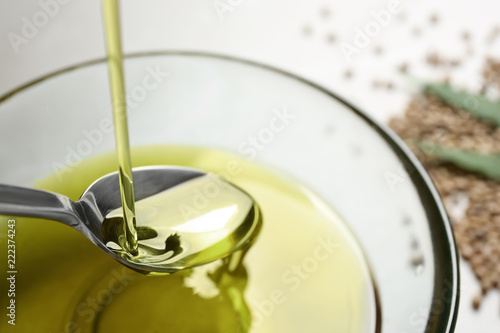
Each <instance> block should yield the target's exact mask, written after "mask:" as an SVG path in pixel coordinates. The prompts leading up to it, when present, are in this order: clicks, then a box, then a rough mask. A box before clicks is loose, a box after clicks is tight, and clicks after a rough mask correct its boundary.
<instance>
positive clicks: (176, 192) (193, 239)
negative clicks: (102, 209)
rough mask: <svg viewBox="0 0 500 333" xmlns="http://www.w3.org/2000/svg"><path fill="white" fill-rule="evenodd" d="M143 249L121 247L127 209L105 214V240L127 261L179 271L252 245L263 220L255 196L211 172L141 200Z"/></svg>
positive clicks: (139, 229) (138, 213)
mask: <svg viewBox="0 0 500 333" xmlns="http://www.w3.org/2000/svg"><path fill="white" fill-rule="evenodd" d="M135 206H136V216H137V225H136V230H137V237H138V253H137V254H135V255H131V254H130V253H129V252H128V251H127V250H126V249H124V248H122V246H121V245H120V244H123V242H122V241H120V239H121V237H123V230H122V228H121V225H122V221H123V210H122V209H121V208H119V209H115V210H113V211H111V212H109V213H108V214H107V215H106V219H105V220H104V222H103V226H102V230H101V238H102V240H103V241H104V244H106V246H107V247H108V248H110V249H113V251H114V252H115V253H117V254H119V255H120V256H122V257H123V258H124V259H127V260H129V261H133V262H137V263H141V264H146V265H148V266H149V267H155V266H158V267H160V268H163V267H168V268H170V269H171V271H172V272H175V271H177V270H180V269H184V268H186V267H192V266H197V265H201V264H205V263H207V262H211V261H214V260H217V259H221V258H224V257H227V256H229V255H230V254H231V253H232V252H233V251H234V250H235V249H241V248H243V247H246V246H249V245H250V244H251V243H252V241H253V239H254V238H256V237H257V236H258V232H259V230H260V227H261V224H262V216H261V213H260V210H259V207H258V206H257V204H256V203H254V201H253V200H252V198H251V197H250V196H249V195H248V194H247V193H245V192H243V191H242V190H240V189H239V188H237V187H235V186H234V185H232V184H230V183H228V182H226V181H224V180H223V179H221V178H219V177H217V176H215V175H212V174H207V175H204V176H200V177H197V178H194V179H192V180H189V181H187V182H184V183H182V184H180V185H177V186H174V187H173V188H171V189H168V190H166V191H163V192H160V193H158V194H156V195H153V196H151V197H148V198H146V199H143V200H140V201H138V202H137V203H136V205H135Z"/></svg>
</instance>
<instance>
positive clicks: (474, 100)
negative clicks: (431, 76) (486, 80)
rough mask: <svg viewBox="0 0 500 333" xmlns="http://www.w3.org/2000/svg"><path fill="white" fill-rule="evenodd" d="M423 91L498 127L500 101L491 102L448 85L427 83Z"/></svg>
mask: <svg viewBox="0 0 500 333" xmlns="http://www.w3.org/2000/svg"><path fill="white" fill-rule="evenodd" d="M424 90H425V91H426V92H428V93H429V94H431V95H434V96H436V97H438V98H439V99H441V100H442V101H443V102H445V103H446V104H449V105H451V106H454V107H455V108H458V109H462V110H465V111H468V112H470V113H471V114H473V115H474V116H476V117H477V118H481V119H484V120H486V121H489V122H492V123H494V124H495V125H497V126H500V100H497V101H492V100H490V99H488V98H486V97H485V96H483V95H473V94H469V93H468V92H466V91H464V90H456V89H453V88H452V87H450V85H448V84H440V83H429V84H425V85H424Z"/></svg>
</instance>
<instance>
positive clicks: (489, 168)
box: [417, 142, 500, 180]
mask: <svg viewBox="0 0 500 333" xmlns="http://www.w3.org/2000/svg"><path fill="white" fill-rule="evenodd" d="M417 146H418V147H419V148H420V149H422V150H423V151H424V152H425V153H426V154H430V155H435V156H436V157H438V158H439V159H441V160H443V161H447V162H450V163H453V164H455V165H456V166H458V167H460V168H462V169H465V170H468V171H473V172H478V173H480V174H483V175H484V176H486V177H488V178H492V179H497V180H500V154H494V155H484V154H479V153H476V152H472V151H467V150H461V149H456V148H446V147H443V146H440V145H435V144H432V143H429V142H418V143H417Z"/></svg>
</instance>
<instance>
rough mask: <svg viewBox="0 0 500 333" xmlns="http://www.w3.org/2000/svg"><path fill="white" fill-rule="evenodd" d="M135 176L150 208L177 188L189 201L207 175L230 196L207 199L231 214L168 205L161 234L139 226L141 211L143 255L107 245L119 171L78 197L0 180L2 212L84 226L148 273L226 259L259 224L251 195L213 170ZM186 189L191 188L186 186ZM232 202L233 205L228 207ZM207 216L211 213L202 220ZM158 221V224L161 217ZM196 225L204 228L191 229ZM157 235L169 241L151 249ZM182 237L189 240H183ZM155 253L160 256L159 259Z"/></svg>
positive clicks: (162, 169)
mask: <svg viewBox="0 0 500 333" xmlns="http://www.w3.org/2000/svg"><path fill="white" fill-rule="evenodd" d="M133 177H134V185H135V186H134V187H135V197H136V202H137V203H138V206H140V204H141V202H145V203H146V208H147V203H148V200H152V199H155V198H156V199H155V200H156V202H158V198H160V199H161V198H162V197H159V196H161V195H167V196H168V195H170V197H173V198H175V197H176V196H175V195H174V196H172V195H171V193H170V192H172V193H174V192H175V193H177V192H179V191H183V192H182V193H183V198H184V199H186V197H187V202H189V200H190V198H189V196H200V195H203V193H202V192H201V190H202V189H201V188H200V189H196V190H192V189H193V186H195V185H196V184H200V180H204V182H202V183H201V184H205V183H206V184H209V183H210V182H213V184H218V186H220V188H219V193H218V195H219V196H221V197H218V198H216V199H217V200H218V199H219V198H224V197H225V198H226V200H225V201H224V200H222V201H220V200H218V201H215V199H214V198H213V197H212V198H205V199H206V200H214V202H217V203H219V202H223V204H221V205H222V206H223V207H218V208H220V209H219V211H221V212H222V211H225V212H226V213H229V215H228V214H224V218H223V220H220V219H219V220H218V221H214V217H215V215H214V214H211V213H213V211H214V207H213V205H208V204H207V205H206V207H196V208H197V211H198V213H199V216H197V217H196V218H193V219H191V220H189V219H187V220H186V219H184V220H183V219H182V218H181V217H180V216H181V215H179V214H176V213H175V212H176V209H178V208H179V207H170V206H169V207H168V209H169V210H168V211H170V212H173V215H172V214H170V215H171V216H175V217H176V220H175V221H168V220H165V221H164V223H163V221H162V227H161V228H159V229H158V228H157V230H160V229H161V230H160V232H159V233H158V232H157V230H151V229H150V228H149V227H148V220H147V219H143V221H144V222H143V224H142V225H141V216H140V215H139V216H138V219H137V223H138V234H139V243H140V249H141V230H143V231H144V232H143V234H144V236H143V237H142V238H143V239H144V244H143V248H144V249H146V250H144V251H142V252H141V255H139V256H138V257H133V256H131V255H130V254H128V253H124V251H120V250H119V249H111V248H109V247H108V246H107V245H110V244H109V239H110V238H112V234H113V231H112V230H113V229H112V228H110V227H109V225H110V224H111V225H112V224H113V223H112V221H113V217H112V218H109V216H108V215H109V214H110V213H111V212H113V211H116V210H118V209H119V208H120V207H121V205H122V203H121V198H120V188H119V182H118V173H117V172H115V173H111V174H108V175H106V176H104V177H102V178H100V179H98V180H96V181H95V182H94V183H93V184H92V185H90V187H89V188H88V189H87V190H86V191H85V192H84V193H83V195H82V196H81V197H80V199H79V200H78V201H76V202H74V201H72V200H70V199H69V198H67V197H66V196H64V195H61V194H57V193H52V192H47V191H41V190H35V189H29V188H23V187H16V186H10V185H0V214H2V215H15V216H28V217H38V218H44V219H49V220H55V221H59V222H62V223H64V224H66V225H68V226H70V227H72V228H74V229H76V230H78V231H80V232H81V233H82V234H83V235H84V236H85V237H87V238H88V239H89V240H90V241H92V243H94V244H95V245H97V246H98V247H99V248H100V249H102V250H103V251H104V252H106V253H107V254H109V255H110V256H112V257H113V258H114V259H116V260H117V261H119V262H120V263H122V264H124V265H125V266H128V267H129V268H132V269H134V270H136V271H140V272H143V273H146V274H151V273H173V272H176V271H178V270H181V269H187V268H191V267H194V266H199V265H203V264H206V263H208V262H211V261H214V260H218V259H222V258H224V257H227V256H229V255H230V254H232V253H234V252H235V251H238V250H239V249H243V248H246V247H247V246H248V245H249V244H250V243H251V242H252V241H253V240H254V239H255V237H256V236H257V234H258V232H259V230H260V228H261V224H262V218H261V213H260V210H259V208H258V206H257V205H256V204H255V202H254V201H253V199H252V198H251V197H250V195H249V194H247V193H246V192H244V191H243V190H241V189H240V188H238V187H236V186H234V185H232V184H230V183H228V182H226V181H224V180H222V179H221V178H218V177H217V176H215V175H212V174H207V173H204V172H202V171H199V170H196V169H191V168H182V167H172V166H148V167H140V168H135V169H133ZM193 184H194V185H193ZM189 186H190V187H189ZM212 187H213V186H212ZM186 188H187V189H188V190H185V189H186ZM212 192H213V191H212ZM175 193H174V194H175ZM177 197H178V195H177ZM229 198H230V199H229ZM194 199H195V198H194V197H193V200H194ZM198 199H199V198H198ZM184 201H185V202H186V200H184ZM198 201H199V200H198ZM235 202H238V203H240V204H239V206H237V207H235V206H234V203H235ZM169 204H170V202H168V201H167V202H165V205H169ZM228 207H232V208H234V209H229V210H228ZM120 211H121V210H120ZM210 214H211V215H210ZM209 215H210V216H211V217H210V216H209ZM204 217H207V218H206V219H205V220H204V219H203V218H204ZM114 218H116V217H114ZM110 221H111V222H110ZM103 223H104V224H103ZM155 223H156V225H157V224H158V221H156V222H155ZM106 224H108V227H106ZM195 226H197V227H198V228H199V229H200V230H193V228H194V227H195ZM200 226H201V228H200ZM141 228H142V229H141ZM148 231H149V232H148ZM158 234H161V235H163V237H164V236H165V235H166V234H169V235H170V236H169V237H167V239H163V242H164V245H165V248H164V249H163V250H162V249H161V248H152V247H151V246H148V244H147V242H148V239H150V238H155V237H157V236H158ZM183 237H184V238H186V239H188V240H189V241H186V242H184V241H183ZM103 238H107V239H108V240H105V239H103ZM106 243H108V244H106ZM111 243H113V242H111ZM172 244H175V247H176V248H172ZM169 246H170V247H171V248H170V249H169V248H168V247H169ZM157 255H160V256H157ZM157 258H160V259H158V260H157Z"/></svg>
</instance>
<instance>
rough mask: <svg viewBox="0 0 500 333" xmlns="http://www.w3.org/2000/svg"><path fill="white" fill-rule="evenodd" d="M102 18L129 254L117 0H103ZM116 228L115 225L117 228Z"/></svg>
mask: <svg viewBox="0 0 500 333" xmlns="http://www.w3.org/2000/svg"><path fill="white" fill-rule="evenodd" d="M103 4H104V21H105V25H106V47H107V50H108V70H109V82H110V88H111V102H112V107H113V124H114V129H115V141H116V155H117V157H118V172H119V176H120V193H121V199H122V210H123V215H122V216H123V219H122V220H121V221H120V222H118V223H119V229H120V230H119V234H120V237H119V245H120V247H121V248H123V249H124V250H125V251H126V252H128V253H131V254H132V255H137V254H138V244H137V231H136V216H135V198H134V181H133V177H132V166H131V163H130V144H129V138H128V121H127V103H126V98H125V82H124V78H123V60H122V45H121V36H120V16H119V12H118V2H117V0H104V2H103ZM117 230H118V229H117Z"/></svg>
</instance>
